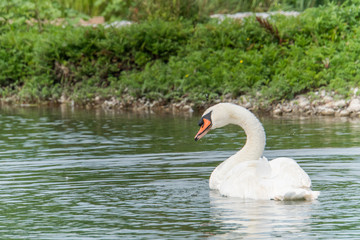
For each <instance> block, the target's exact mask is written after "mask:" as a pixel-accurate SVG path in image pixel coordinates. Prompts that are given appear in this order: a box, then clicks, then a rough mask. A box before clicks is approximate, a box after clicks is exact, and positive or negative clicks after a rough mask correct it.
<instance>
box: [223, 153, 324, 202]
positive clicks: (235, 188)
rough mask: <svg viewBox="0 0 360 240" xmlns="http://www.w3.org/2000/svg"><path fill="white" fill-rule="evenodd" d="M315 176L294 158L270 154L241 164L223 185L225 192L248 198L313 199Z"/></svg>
mask: <svg viewBox="0 0 360 240" xmlns="http://www.w3.org/2000/svg"><path fill="white" fill-rule="evenodd" d="M310 188H311V180H310V177H309V176H308V175H307V174H306V173H305V171H304V170H303V169H302V168H301V167H300V166H299V165H298V164H297V163H296V162H295V161H294V160H293V159H291V158H277V159H274V160H272V161H270V162H268V161H267V159H266V158H262V159H260V160H255V161H244V162H241V163H239V164H237V165H236V166H235V167H234V168H233V169H232V170H231V171H230V172H229V173H228V174H227V177H226V178H225V179H224V181H223V182H222V184H221V185H220V187H219V191H220V193H221V194H222V195H225V196H231V197H240V198H248V199H274V200H313V199H316V198H317V197H318V195H319V192H314V191H311V189H310Z"/></svg>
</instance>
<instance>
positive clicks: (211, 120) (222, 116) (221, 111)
mask: <svg viewBox="0 0 360 240" xmlns="http://www.w3.org/2000/svg"><path fill="white" fill-rule="evenodd" d="M231 107H236V105H234V104H229V103H219V104H216V105H214V106H212V107H210V108H208V109H207V110H206V111H205V112H204V114H203V115H202V117H201V119H200V121H199V126H200V130H199V132H198V133H197V134H196V135H195V141H197V140H199V139H200V138H202V137H203V136H205V135H206V134H207V133H208V132H209V131H210V130H211V129H215V128H220V127H223V126H225V125H227V124H229V123H230V122H229V119H231V113H230V111H229V108H231Z"/></svg>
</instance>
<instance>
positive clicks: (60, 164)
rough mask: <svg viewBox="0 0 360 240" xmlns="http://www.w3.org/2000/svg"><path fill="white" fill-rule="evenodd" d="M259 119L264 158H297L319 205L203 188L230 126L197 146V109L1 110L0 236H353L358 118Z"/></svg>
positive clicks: (223, 152)
mask: <svg viewBox="0 0 360 240" xmlns="http://www.w3.org/2000/svg"><path fill="white" fill-rule="evenodd" d="M261 120H262V122H263V123H264V126H265V130H266V132H267V135H268V138H267V139H268V140H267V148H266V152H265V155H266V156H267V157H268V158H269V159H271V158H275V157H279V156H288V157H293V158H294V159H296V161H297V162H298V163H299V164H300V165H301V166H302V167H303V168H304V170H305V171H306V172H307V173H308V174H309V175H310V177H311V179H312V182H313V189H314V190H318V191H321V195H320V198H319V199H318V200H317V201H314V202H277V201H250V200H241V199H237V198H226V197H221V196H219V195H218V193H217V192H214V191H210V190H209V188H208V178H209V176H210V173H211V171H212V170H213V169H214V168H215V167H216V165H217V164H219V163H220V162H221V161H223V160H224V159H226V158H227V157H228V156H230V155H231V154H233V153H234V152H235V151H236V150H237V149H239V148H240V146H241V144H243V143H244V141H245V136H244V134H243V133H242V132H241V131H240V132H239V129H238V128H237V127H234V126H229V127H226V128H223V129H218V130H216V131H213V132H210V133H209V134H208V135H207V136H206V137H204V138H203V139H202V140H201V141H199V142H194V141H193V137H194V135H195V133H196V132H197V130H198V126H197V122H198V116H194V117H191V116H181V115H179V116H174V115H139V114H138V115H136V114H129V113H106V112H103V111H101V110H96V111H85V110H73V109H60V108H59V109H47V108H41V109H38V108H34V109H32V108H23V109H21V108H20V109H7V108H2V109H0V127H1V134H0V161H1V164H0V175H1V177H0V206H1V207H0V222H1V224H0V236H1V239H241V238H245V239H271V238H282V239H345V238H346V239H358V238H359V236H360V225H359V222H360V209H359V206H360V205H359V200H360V194H359V190H358V189H359V187H360V148H359V141H360V138H359V137H358V136H359V133H360V121H359V120H357V119H331V118H313V119H284V118H279V119H271V118H262V119H261Z"/></svg>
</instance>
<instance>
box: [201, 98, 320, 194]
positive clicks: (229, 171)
mask: <svg viewBox="0 0 360 240" xmlns="http://www.w3.org/2000/svg"><path fill="white" fill-rule="evenodd" d="M209 111H212V113H211V119H212V124H213V126H216V127H222V126H225V125H227V124H237V125H239V126H241V127H242V128H243V129H244V131H245V133H246V135H247V141H246V144H245V146H244V147H243V149H241V150H240V151H239V152H237V153H236V154H234V155H233V156H231V157H229V158H228V159H227V160H226V161H224V162H222V163H221V164H220V165H219V166H218V167H216V168H215V169H214V171H213V172H212V174H211V176H210V181H209V185H210V188H211V189H216V190H218V191H219V192H220V194H222V195H225V196H231V197H241V198H249V199H274V200H314V199H317V197H318V196H319V194H320V193H319V192H316V191H312V190H311V180H310V177H309V176H308V175H307V174H306V172H305V171H304V170H303V169H302V168H301V167H300V166H299V164H297V162H296V161H295V160H293V159H291V158H285V157H281V158H276V159H274V160H272V161H268V160H267V159H266V158H265V157H262V154H263V152H264V147H265V132H264V129H263V127H262V124H261V123H260V122H259V120H258V119H257V118H256V117H255V115H253V114H252V113H251V112H250V111H248V110H247V109H245V108H243V107H240V106H237V105H234V104H227V103H220V104H217V105H215V106H213V107H211V108H209V109H208V110H206V111H205V114H206V113H207V112H209Z"/></svg>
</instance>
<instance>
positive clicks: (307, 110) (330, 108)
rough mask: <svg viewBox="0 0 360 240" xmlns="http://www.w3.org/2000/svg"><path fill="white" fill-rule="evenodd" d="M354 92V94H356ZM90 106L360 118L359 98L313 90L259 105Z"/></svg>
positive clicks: (141, 102) (127, 102) (247, 101)
mask: <svg viewBox="0 0 360 240" xmlns="http://www.w3.org/2000/svg"><path fill="white" fill-rule="evenodd" d="M357 90H358V89H355V90H354V92H357ZM94 102H95V104H93V105H92V106H96V107H102V108H104V109H108V110H111V109H112V110H116V109H121V110H126V109H127V110H132V111H153V112H184V113H192V112H202V111H203V110H204V109H206V108H208V107H210V106H211V105H213V104H216V103H219V102H231V103H234V104H238V105H241V106H243V107H245V108H247V109H249V110H251V111H254V112H262V113H265V114H269V115H274V116H281V115H291V116H333V117H360V97H358V96H354V97H352V98H350V99H343V98H341V97H340V96H337V95H335V94H334V93H331V92H326V91H317V92H314V93H313V94H312V95H298V96H297V97H295V98H294V99H293V100H285V101H282V102H279V103H275V104H274V103H273V104H270V103H266V102H259V101H256V99H254V98H252V97H251V96H240V97H238V98H236V99H234V98H232V97H231V96H230V95H229V96H225V97H224V98H223V99H217V100H215V101H209V102H205V101H204V102H201V103H196V104H195V103H193V102H191V101H189V100H188V99H186V98H184V99H183V100H182V101H180V102H170V103H166V102H162V101H157V100H156V101H148V100H146V99H145V98H143V99H133V98H131V97H127V98H125V99H122V100H120V99H116V98H112V99H110V100H105V101H102V102H101V101H100V100H98V101H94Z"/></svg>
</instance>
